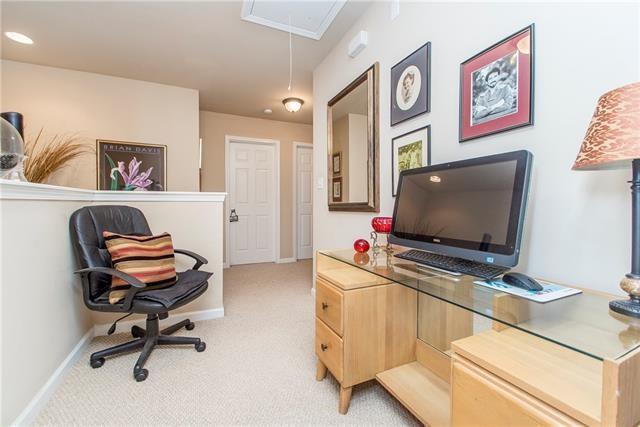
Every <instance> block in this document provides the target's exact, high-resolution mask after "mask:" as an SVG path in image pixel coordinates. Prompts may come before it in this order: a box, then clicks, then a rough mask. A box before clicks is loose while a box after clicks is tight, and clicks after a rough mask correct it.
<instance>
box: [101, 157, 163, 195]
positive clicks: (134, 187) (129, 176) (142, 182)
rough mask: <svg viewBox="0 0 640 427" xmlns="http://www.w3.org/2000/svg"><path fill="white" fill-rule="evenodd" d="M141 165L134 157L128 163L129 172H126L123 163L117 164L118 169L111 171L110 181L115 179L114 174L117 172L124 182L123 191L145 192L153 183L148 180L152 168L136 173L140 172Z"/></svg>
mask: <svg viewBox="0 0 640 427" xmlns="http://www.w3.org/2000/svg"><path fill="white" fill-rule="evenodd" d="M141 164H142V162H139V161H138V159H136V158H135V157H134V158H133V159H131V161H130V162H129V171H128V172H126V171H125V168H124V162H118V167H117V168H113V169H111V179H115V173H116V172H119V173H120V176H122V180H123V181H124V189H123V190H125V191H147V187H149V186H150V185H151V184H152V183H153V181H152V180H150V179H149V176H150V175H151V171H152V170H153V167H150V168H149V169H147V170H146V172H140V173H138V172H139V171H140V165H141Z"/></svg>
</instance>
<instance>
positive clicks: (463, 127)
mask: <svg viewBox="0 0 640 427" xmlns="http://www.w3.org/2000/svg"><path fill="white" fill-rule="evenodd" d="M533 28H534V25H533V24H531V25H530V26H528V27H526V28H524V29H522V30H520V31H518V32H517V33H515V34H512V35H510V36H509V37H507V38H505V39H504V40H501V41H499V42H498V43H496V44H494V45H493V46H490V47H489V48H487V49H485V50H483V51H482V52H480V53H479V54H477V55H475V56H473V57H471V58H469V59H468V60H466V61H465V62H463V63H462V64H461V65H460V125H459V126H460V131H459V141H460V142H465V141H470V140H472V139H476V138H481V137H483V136H487V135H493V134H496V133H499V132H505V131H508V130H511V129H515V128H519V127H523V126H529V125H532V124H533V82H534V78H533V77H534V76H533V62H534V61H533V60H534V43H533Z"/></svg>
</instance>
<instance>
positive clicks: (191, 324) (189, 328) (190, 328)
mask: <svg viewBox="0 0 640 427" xmlns="http://www.w3.org/2000/svg"><path fill="white" fill-rule="evenodd" d="M195 327H196V324H195V323H193V322H189V323H187V325H186V326H185V327H184V328H185V329H186V330H187V331H193V328H195Z"/></svg>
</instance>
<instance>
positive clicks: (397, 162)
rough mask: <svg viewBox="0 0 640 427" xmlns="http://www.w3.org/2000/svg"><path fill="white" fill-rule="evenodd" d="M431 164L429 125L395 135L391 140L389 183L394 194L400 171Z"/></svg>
mask: <svg viewBox="0 0 640 427" xmlns="http://www.w3.org/2000/svg"><path fill="white" fill-rule="evenodd" d="M430 164H431V125H429V126H425V127H422V128H420V129H416V130H412V131H411V132H407V133H405V134H404V135H400V136H396V137H395V138H393V140H392V142H391V165H392V168H393V170H392V173H391V176H392V178H391V185H392V193H391V194H392V195H393V197H395V196H396V190H397V186H398V179H399V177H400V172H402V171H404V170H408V169H415V168H421V167H423V166H429V165H430Z"/></svg>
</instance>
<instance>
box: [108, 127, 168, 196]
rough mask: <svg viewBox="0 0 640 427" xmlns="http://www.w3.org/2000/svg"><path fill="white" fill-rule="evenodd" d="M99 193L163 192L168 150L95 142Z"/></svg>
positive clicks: (136, 144) (150, 145) (132, 144)
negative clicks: (101, 191) (108, 191)
mask: <svg viewBox="0 0 640 427" xmlns="http://www.w3.org/2000/svg"><path fill="white" fill-rule="evenodd" d="M96 144H97V149H96V153H97V168H98V186H97V187H98V190H112V191H166V189H167V146H166V145H154V144H138V143H133V142H121V141H107V140H101V139H99V140H97V141H96Z"/></svg>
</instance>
